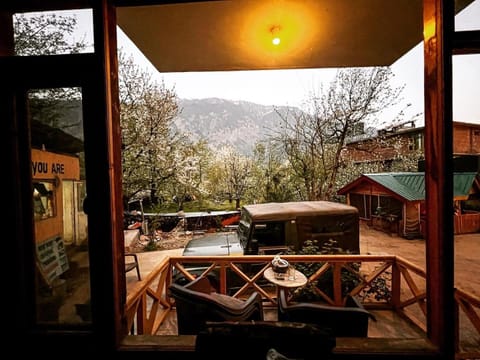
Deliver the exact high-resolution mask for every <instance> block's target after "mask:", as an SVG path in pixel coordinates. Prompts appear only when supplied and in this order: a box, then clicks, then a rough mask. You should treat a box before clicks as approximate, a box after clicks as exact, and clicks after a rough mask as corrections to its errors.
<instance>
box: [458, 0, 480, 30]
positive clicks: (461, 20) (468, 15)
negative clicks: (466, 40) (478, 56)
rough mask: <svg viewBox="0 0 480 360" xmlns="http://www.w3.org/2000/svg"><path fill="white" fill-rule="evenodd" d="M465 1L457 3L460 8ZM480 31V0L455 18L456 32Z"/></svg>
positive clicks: (472, 3) (476, 0)
mask: <svg viewBox="0 0 480 360" xmlns="http://www.w3.org/2000/svg"><path fill="white" fill-rule="evenodd" d="M464 3H465V1H459V0H456V1H455V5H456V6H457V7H458V6H459V5H461V4H464ZM471 30H480V0H473V1H471V3H470V4H469V5H468V6H466V7H465V8H464V9H462V10H461V11H460V12H459V13H458V14H457V15H456V16H455V31H471Z"/></svg>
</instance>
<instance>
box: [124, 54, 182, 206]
mask: <svg viewBox="0 0 480 360" xmlns="http://www.w3.org/2000/svg"><path fill="white" fill-rule="evenodd" d="M119 89H120V103H121V111H120V123H121V127H122V171H123V191H124V195H125V196H126V197H127V198H128V199H129V198H131V197H133V196H135V195H137V194H138V193H147V195H148V197H149V198H150V201H151V203H152V204H156V203H158V201H159V199H160V198H161V194H159V189H161V188H162V186H164V184H165V183H166V182H167V180H168V179H170V178H173V177H174V176H175V170H176V164H177V152H178V151H179V149H182V148H183V146H184V143H183V137H182V136H180V135H179V134H177V133H176V132H174V131H173V130H172V122H173V119H174V117H175V116H176V115H177V113H178V105H177V102H176V94H175V92H174V90H171V89H167V88H165V85H164V84H163V83H160V84H159V83H157V82H155V81H153V80H152V77H151V74H150V73H148V72H147V71H146V70H142V69H140V68H139V67H138V65H136V64H135V63H134V61H133V58H132V57H129V58H127V57H126V56H125V54H124V53H123V52H122V50H120V52H119Z"/></svg>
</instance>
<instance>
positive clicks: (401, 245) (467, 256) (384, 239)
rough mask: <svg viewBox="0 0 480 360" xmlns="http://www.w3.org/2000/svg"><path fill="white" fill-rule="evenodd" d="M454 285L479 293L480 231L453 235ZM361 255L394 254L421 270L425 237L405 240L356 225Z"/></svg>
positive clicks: (477, 294)
mask: <svg viewBox="0 0 480 360" xmlns="http://www.w3.org/2000/svg"><path fill="white" fill-rule="evenodd" d="M454 251H455V286H456V287H459V288H461V289H462V290H464V291H467V292H469V293H471V294H472V295H476V296H479V295H480V276H479V275H478V274H480V261H479V257H480V234H478V233H477V234H465V235H457V236H455V250H454ZM360 252H361V253H362V254H392V255H398V256H401V257H402V258H404V259H405V260H408V261H409V262H411V263H413V264H415V265H417V266H420V267H421V268H422V269H425V268H426V266H425V263H426V257H425V240H423V239H418V240H407V239H404V238H402V237H399V236H390V235H388V234H385V233H383V232H380V231H377V230H373V229H372V228H369V227H367V226H365V225H362V226H361V228H360Z"/></svg>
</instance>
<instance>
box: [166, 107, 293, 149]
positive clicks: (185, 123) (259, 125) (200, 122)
mask: <svg viewBox="0 0 480 360" xmlns="http://www.w3.org/2000/svg"><path fill="white" fill-rule="evenodd" d="M178 105H179V109H180V111H179V115H178V116H177V117H176V118H175V119H174V124H175V126H176V129H177V130H178V131H180V132H181V133H189V134H190V136H191V138H192V139H193V140H200V139H205V140H207V141H208V143H209V144H210V146H211V148H212V149H218V148H220V147H221V146H224V145H231V146H233V147H234V148H235V149H237V150H238V151H240V152H241V153H242V154H245V155H248V154H251V153H252V151H253V148H254V146H255V143H256V142H257V141H259V140H262V139H264V138H265V137H266V136H267V135H268V134H272V129H278V127H279V125H280V122H281V118H280V116H279V113H280V114H287V113H292V112H299V111H300V110H299V109H298V108H295V107H287V106H273V105H270V106H267V105H259V104H255V103H251V102H248V101H231V100H225V99H218V98H207V99H192V100H190V99H179V101H178Z"/></svg>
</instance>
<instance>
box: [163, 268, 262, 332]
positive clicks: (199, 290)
mask: <svg viewBox="0 0 480 360" xmlns="http://www.w3.org/2000/svg"><path fill="white" fill-rule="evenodd" d="M169 292H170V295H171V296H172V297H173V298H174V299H175V306H176V310H177V322H178V323H177V326H178V333H179V334H191V335H195V334H198V333H199V332H200V331H201V330H203V329H204V328H205V326H206V322H207V321H247V320H263V303H262V297H261V296H260V294H259V293H257V292H253V293H252V294H251V295H250V297H249V298H248V299H246V300H241V299H237V298H234V297H231V296H228V295H223V294H219V293H217V292H215V290H214V288H213V286H212V285H211V284H210V281H209V279H208V278H207V277H199V278H197V279H195V280H193V281H192V282H190V283H188V284H187V285H184V286H182V285H179V284H175V283H173V284H171V285H170V286H169Z"/></svg>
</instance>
